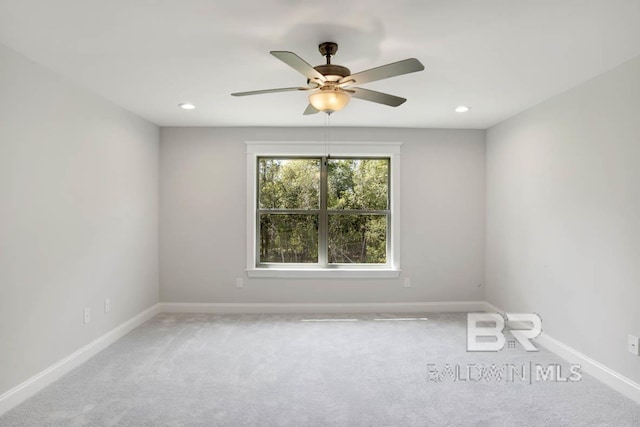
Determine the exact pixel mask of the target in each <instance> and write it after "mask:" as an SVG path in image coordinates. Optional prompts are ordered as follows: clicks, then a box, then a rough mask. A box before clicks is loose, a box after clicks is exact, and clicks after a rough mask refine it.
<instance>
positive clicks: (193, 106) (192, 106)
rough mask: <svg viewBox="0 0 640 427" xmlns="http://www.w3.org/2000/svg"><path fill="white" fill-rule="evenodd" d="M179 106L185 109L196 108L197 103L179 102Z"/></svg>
mask: <svg viewBox="0 0 640 427" xmlns="http://www.w3.org/2000/svg"><path fill="white" fill-rule="evenodd" d="M178 107H180V108H182V109H183V110H193V109H194V108H196V106H195V105H193V104H189V103H186V102H185V103H183V104H178Z"/></svg>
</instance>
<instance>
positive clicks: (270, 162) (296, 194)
mask: <svg viewBox="0 0 640 427" xmlns="http://www.w3.org/2000/svg"><path fill="white" fill-rule="evenodd" d="M258 191H259V193H258V194H259V198H260V200H259V203H258V204H259V206H260V209H318V208H319V207H320V159H266V158H261V159H259V160H258Z"/></svg>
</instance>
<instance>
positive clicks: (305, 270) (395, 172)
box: [246, 141, 402, 278]
mask: <svg viewBox="0 0 640 427" xmlns="http://www.w3.org/2000/svg"><path fill="white" fill-rule="evenodd" d="M401 145H402V143H401V142H331V145H330V146H328V145H327V144H326V143H325V142H273V141H247V142H246V146H247V220H246V222H247V232H246V233H247V234H246V242H247V246H246V248H247V252H246V257H247V269H246V271H247V275H248V276H249V277H282V278H395V277H399V276H400V272H401V270H400V147H401ZM328 147H329V148H330V149H328ZM327 154H330V155H331V156H333V157H381V158H389V159H390V168H391V176H390V184H391V185H390V191H391V197H390V200H391V206H390V211H391V224H390V226H391V231H390V234H391V242H390V243H391V244H390V253H388V254H387V256H388V257H389V262H388V264H387V266H386V267H385V268H380V266H379V265H375V266H371V267H367V266H366V265H362V264H360V265H358V266H357V267H356V268H354V267H345V268H340V267H337V268H336V267H332V268H313V267H299V266H296V267H286V266H282V267H277V268H273V267H270V268H261V267H257V266H256V253H257V250H256V249H257V246H256V245H257V236H256V232H257V227H256V225H257V224H256V209H257V205H256V204H257V188H256V187H257V186H256V182H257V177H256V173H257V167H256V164H257V161H258V157H262V156H264V157H269V156H271V157H277V156H283V157H284V156H289V157H297V156H300V157H304V156H307V157H310V156H318V157H322V156H326V155H327Z"/></svg>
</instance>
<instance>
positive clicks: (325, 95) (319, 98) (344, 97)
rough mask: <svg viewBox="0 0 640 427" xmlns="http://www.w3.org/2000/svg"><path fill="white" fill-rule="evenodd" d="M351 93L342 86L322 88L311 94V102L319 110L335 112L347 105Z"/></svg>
mask: <svg viewBox="0 0 640 427" xmlns="http://www.w3.org/2000/svg"><path fill="white" fill-rule="evenodd" d="M350 100H351V95H350V94H349V93H348V92H345V91H344V90H342V89H340V88H320V90H319V91H317V92H315V93H312V94H311V95H309V103H310V104H311V105H313V107H314V108H315V109H316V110H318V111H323V112H325V113H333V112H335V111H340V110H342V109H343V108H344V107H346V106H347V104H348V103H349V101H350Z"/></svg>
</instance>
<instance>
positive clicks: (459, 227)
mask: <svg viewBox="0 0 640 427" xmlns="http://www.w3.org/2000/svg"><path fill="white" fill-rule="evenodd" d="M324 136H325V130H324V129H322V128H288V129H280V128H163V129H162V130H161V138H160V139H161V145H160V234H161V245H160V247H161V249H160V265H161V274H160V276H161V288H160V300H161V301H165V302H217V303H219V302H245V303H247V302H278V303H294V302H314V303H323V302H326V303H331V302H406V301H409V302H412V301H461V300H482V299H483V294H484V291H483V289H482V288H480V287H479V286H478V285H479V284H481V283H482V281H483V277H484V255H483V253H484V226H485V223H484V212H485V207H484V200H485V192H484V190H485V179H484V176H485V144H484V136H485V135H484V131H452V130H425V129H388V128H386V129H382V128H381V129H375V128H332V129H331V132H330V139H331V140H332V141H340V140H343V141H401V142H403V143H404V144H403V146H402V156H401V157H402V160H401V162H402V173H401V175H402V176H401V186H402V203H401V215H402V233H401V257H402V261H401V268H402V270H403V273H402V276H403V277H411V280H412V287H411V288H404V287H403V286H402V277H401V278H400V279H367V280H365V279H350V280H349V279H323V280H315V279H257V278H252V279H246V284H245V287H244V288H242V289H238V288H236V287H235V278H236V277H245V273H244V269H245V266H246V261H245V245H246V238H245V235H246V229H245V218H246V213H245V212H246V211H245V209H246V207H245V205H246V194H245V192H246V170H245V169H246V155H245V153H246V147H245V144H244V143H245V141H247V140H253V141H256V140H267V141H323V140H324Z"/></svg>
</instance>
